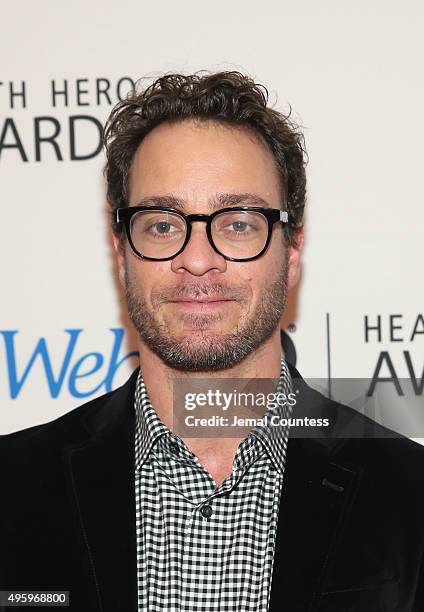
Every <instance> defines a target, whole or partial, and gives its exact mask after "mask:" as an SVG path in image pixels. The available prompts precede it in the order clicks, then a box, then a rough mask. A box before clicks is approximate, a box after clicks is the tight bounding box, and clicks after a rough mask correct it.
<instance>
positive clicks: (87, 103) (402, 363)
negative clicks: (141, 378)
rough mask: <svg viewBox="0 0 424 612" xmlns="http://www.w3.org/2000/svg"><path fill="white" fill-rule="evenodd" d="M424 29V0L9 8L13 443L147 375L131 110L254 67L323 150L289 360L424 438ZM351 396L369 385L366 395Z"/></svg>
mask: <svg viewBox="0 0 424 612" xmlns="http://www.w3.org/2000/svg"><path fill="white" fill-rule="evenodd" d="M259 9H260V10H259ZM423 17H424V9H423V8H422V5H421V4H420V3H418V2H410V1H409V2H408V1H407V2H406V3H404V4H403V5H402V6H401V5H400V4H397V3H387V2H383V1H380V0H377V1H374V2H372V3H369V2H366V1H365V0H360V1H359V2H356V3H347V2H336V1H335V0H334V1H328V0H324V1H323V2H320V3H318V4H317V3H313V2H299V3H296V5H294V3H291V2H290V3H289V2H286V1H285V0H283V1H282V2H265V3H262V4H261V5H260V7H258V6H254V5H253V4H252V5H251V4H250V3H246V2H241V1H239V0H237V1H236V2H233V3H224V2H223V1H222V0H218V1H217V2H214V3H213V4H211V5H208V6H207V7H206V6H203V5H202V4H199V3H194V2H179V3H169V4H166V10H165V9H164V6H163V4H154V3H153V4H151V3H140V2H123V3H112V2H105V1H102V2H100V1H95V2H91V3H86V2H82V1H76V2H74V3H72V6H65V5H63V4H61V3H56V2H53V1H37V2H34V3H29V2H28V3H24V7H23V6H22V5H19V6H18V5H17V6H14V5H10V4H9V5H8V7H7V8H5V7H4V8H3V20H2V21H3V28H2V36H1V39H0V57H1V60H0V62H1V63H0V206H1V241H0V249H1V251H0V255H1V302H0V304H1V306H0V407H1V409H0V433H2V434H4V433H9V432H13V431H16V430H19V429H23V428H26V427H30V426H33V425H36V424H39V423H44V422H48V421H51V420H53V419H55V418H57V417H58V416H60V415H62V414H64V413H66V412H68V411H70V410H72V409H73V408H75V407H76V406H78V405H80V404H81V403H83V402H86V401H88V400H89V399H92V398H94V397H96V396H98V395H100V394H103V393H105V392H108V391H110V390H112V389H114V388H116V387H117V386H119V385H120V384H122V383H123V382H124V381H125V380H126V378H127V377H128V375H129V373H130V372H131V371H132V370H133V368H134V367H135V365H136V364H137V355H136V353H135V350H136V348H135V347H136V342H135V336H134V332H133V331H132V329H131V325H130V324H129V322H128V319H127V317H126V307H125V301H124V299H123V296H122V294H121V292H120V289H119V286H118V282H117V274H116V265H115V261H114V255H113V251H112V248H111V239H110V229H109V225H108V216H107V205H106V201H105V186H104V179H103V175H102V169H103V165H104V156H103V151H102V147H101V132H102V126H103V124H104V122H105V120H106V118H107V116H108V114H109V113H110V111H111V109H112V108H113V106H114V104H116V103H117V102H118V101H119V100H120V99H122V98H123V97H125V96H126V94H127V93H128V91H130V90H131V88H132V87H133V86H134V84H135V83H136V81H137V80H138V79H140V78H144V79H146V82H149V80H151V79H153V78H155V77H156V76H158V75H159V74H161V73H164V72H184V73H190V72H193V71H197V70H202V69H204V70H211V71H215V70H228V69H235V70H240V71H242V72H246V73H248V74H249V75H251V76H252V77H254V78H255V80H256V81H257V82H259V83H262V84H263V85H265V86H266V87H267V88H268V90H269V94H270V103H271V104H273V105H274V106H275V107H276V108H278V109H279V110H282V111H284V112H287V111H288V110H289V109H290V108H291V109H292V118H293V119H294V120H295V121H296V122H298V123H299V124H301V125H302V126H303V130H304V133H305V138H306V147H307V150H308V154H309V164H308V168H307V173H308V201H307V205H306V217H305V221H306V241H305V247H304V253H303V268H302V278H301V281H300V283H299V286H298V287H297V288H296V290H295V291H293V292H292V295H291V296H290V301H289V304H288V308H287V311H286V314H285V316H284V319H283V321H282V337H283V345H284V348H285V350H286V355H287V358H288V359H289V360H290V361H291V362H292V363H293V364H295V365H296V367H297V368H298V369H299V371H300V372H301V374H302V375H303V376H304V377H305V378H307V379H314V380H316V381H317V383H316V386H318V387H320V388H321V390H322V391H323V392H324V393H326V394H328V395H331V396H333V397H337V398H339V399H343V400H344V401H346V402H350V403H351V404H352V405H353V406H355V407H356V408H358V409H361V407H363V401H362V399H363V397H362V395H361V393H364V397H367V402H368V403H367V406H368V408H367V409H369V410H370V411H371V413H372V414H373V415H374V416H376V417H378V416H379V415H381V414H382V413H383V412H384V407H385V402H389V403H390V402H392V404H393V402H395V403H396V401H398V400H399V398H400V403H399V404H396V406H395V408H394V409H392V417H393V422H390V423H387V422H385V424H389V425H391V426H393V427H398V429H399V430H403V427H404V425H405V424H407V429H404V433H405V434H406V435H409V436H410V437H416V438H420V437H423V438H424V422H423V421H424V419H423V417H422V414H421V413H422V412H423V411H424V408H423V386H424V380H423V375H424V315H423V312H424V311H423V302H424V300H423V298H424V289H423V281H422V277H423V272H422V262H423V247H422V226H423V222H424V203H423V197H422V185H421V182H422V168H423V167H424V154H423V142H424V115H423V112H422V109H423V107H424V89H423V71H422V60H421V58H422V57H423V53H424V42H423V38H422V33H421V31H420V24H421V23H422V19H423ZM341 380H350V381H357V384H356V386H355V384H354V385H353V387H352V389H350V390H349V393H350V394H351V395H350V396H349V397H347V396H346V397H340V396H339V395H338V393H341V394H343V391H340V390H338V387H339V386H340V385H338V381H341ZM379 392H380V393H383V394H384V397H385V398H386V399H384V400H381V399H378V397H377V394H378V393H379ZM388 396H390V398H391V399H390V400H388V399H387V397H388ZM370 402H371V403H370ZM392 408H393V406H392Z"/></svg>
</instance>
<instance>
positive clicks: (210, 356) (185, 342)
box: [125, 266, 288, 372]
mask: <svg viewBox="0 0 424 612" xmlns="http://www.w3.org/2000/svg"><path fill="white" fill-rule="evenodd" d="M287 274H288V271H287V267H286V266H284V267H283V268H282V269H281V271H280V273H279V274H278V277H277V278H275V279H274V280H273V281H272V283H271V284H270V285H268V286H267V287H265V288H264V289H263V290H262V293H261V295H260V297H259V301H258V304H257V306H256V308H255V309H254V311H253V312H251V313H247V314H244V315H243V316H242V317H241V319H240V321H239V323H238V325H237V327H236V329H235V330H234V331H233V332H231V333H224V332H219V331H216V330H211V329H210V326H211V324H214V323H216V322H219V320H221V319H222V317H223V314H222V312H218V313H205V314H203V313H200V314H199V313H186V314H184V316H183V320H184V322H185V323H186V324H187V325H188V326H189V327H190V330H191V332H190V334H186V335H185V336H184V337H183V338H176V337H173V336H172V335H171V333H170V331H169V329H168V327H167V325H166V324H161V323H159V321H158V319H157V317H156V316H155V314H154V312H155V310H156V308H157V307H158V306H159V305H160V304H162V303H163V302H164V301H167V296H168V297H169V295H170V294H169V291H168V293H166V292H165V297H164V295H163V294H161V293H159V294H158V295H156V299H153V298H152V303H154V308H153V311H152V309H150V308H149V306H148V304H147V302H146V300H145V298H144V297H143V295H142V294H141V291H140V290H139V288H138V287H137V286H136V285H135V283H134V281H133V279H132V278H131V275H130V274H129V273H128V270H126V271H125V296H126V301H127V306H128V313H129V316H130V318H131V321H132V322H133V324H134V326H135V328H136V330H137V332H138V334H139V336H140V338H141V340H142V341H144V342H145V343H146V344H147V345H148V347H149V348H150V349H151V350H152V351H154V352H155V353H156V354H157V355H158V356H159V357H160V358H161V359H162V360H163V361H164V362H165V363H166V364H167V365H168V366H170V367H172V368H175V369H178V370H183V371H190V372H202V371H216V370H225V369H227V368H230V367H232V366H234V365H236V364H238V363H240V362H241V361H243V359H244V358H245V357H247V356H248V355H250V354H251V353H252V352H253V351H255V350H257V349H258V348H259V347H260V346H261V345H262V344H264V342H266V340H268V339H269V338H270V337H271V336H272V334H273V333H274V332H275V330H276V329H277V328H278V327H279V326H280V321H281V316H282V314H283V311H284V306H285V303H286V298H287ZM230 292H231V296H229V294H228V288H226V287H223V285H220V284H219V283H210V282H208V283H205V282H197V283H191V284H190V286H189V287H187V288H185V287H181V288H179V290H178V296H179V297H182V296H184V295H185V296H187V297H188V296H190V297H191V296H194V295H195V296H198V295H201V294H202V295H208V294H209V295H211V294H213V295H217V294H218V295H222V296H223V297H227V299H236V301H238V302H240V303H241V304H242V305H243V304H246V303H247V302H246V297H247V294H246V293H245V292H243V290H240V289H238V290H237V289H236V290H235V291H234V290H233V291H231V290H230ZM174 296H175V292H174V294H173V296H172V297H174Z"/></svg>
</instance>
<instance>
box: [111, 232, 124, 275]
mask: <svg viewBox="0 0 424 612" xmlns="http://www.w3.org/2000/svg"><path fill="white" fill-rule="evenodd" d="M112 241H113V248H114V251H115V255H116V263H117V265H118V275H119V282H120V283H121V285H122V287H125V253H124V244H123V240H122V234H117V233H116V232H114V231H112Z"/></svg>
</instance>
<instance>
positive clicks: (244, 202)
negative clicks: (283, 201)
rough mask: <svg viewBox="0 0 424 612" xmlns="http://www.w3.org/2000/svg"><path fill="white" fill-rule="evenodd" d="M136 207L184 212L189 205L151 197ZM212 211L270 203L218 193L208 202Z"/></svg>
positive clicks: (169, 197)
mask: <svg viewBox="0 0 424 612" xmlns="http://www.w3.org/2000/svg"><path fill="white" fill-rule="evenodd" d="M134 206H157V207H158V208H177V209H179V210H182V211H184V210H185V209H186V208H187V203H186V202H185V201H184V200H183V199H182V198H178V197H177V196H173V195H163V196H150V197H146V198H142V199H141V200H138V201H137V203H136V204H134ZM208 206H209V208H211V210H212V211H214V210H219V209H220V208H226V207H230V206H263V207H265V208H270V204H269V202H267V201H266V200H264V199H263V198H262V197H261V196H259V195H257V194H255V193H217V194H215V195H214V196H212V197H211V198H209V200H208Z"/></svg>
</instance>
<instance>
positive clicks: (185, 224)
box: [116, 206, 288, 261]
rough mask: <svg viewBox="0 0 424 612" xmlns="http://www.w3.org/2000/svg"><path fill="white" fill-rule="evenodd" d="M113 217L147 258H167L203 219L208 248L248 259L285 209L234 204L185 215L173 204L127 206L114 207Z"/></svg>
mask: <svg viewBox="0 0 424 612" xmlns="http://www.w3.org/2000/svg"><path fill="white" fill-rule="evenodd" d="M116 221H117V223H118V224H123V226H124V227H125V231H126V235H127V239H128V242H129V244H130V246H131V248H132V250H133V252H134V254H135V255H137V256H138V257H141V259H147V260H150V261H167V260H169V259H173V258H174V257H176V256H177V255H179V254H180V253H181V252H182V251H183V250H184V249H185V247H186V246H187V243H188V241H189V240H190V236H191V229H192V223H193V222H197V221H202V222H204V223H206V234H207V237H208V239H209V242H210V244H211V246H212V248H213V249H214V250H215V251H216V252H217V253H219V255H222V257H224V259H227V260H229V261H251V260H252V259H256V258H257V257H260V256H261V255H262V254H263V253H265V251H266V249H267V248H268V245H269V243H270V240H271V235H272V230H273V227H274V224H275V223H277V221H281V222H282V223H287V222H288V213H287V212H286V211H283V210H280V209H276V208H261V207H252V206H234V207H231V208H221V209H220V210H217V211H215V212H213V213H212V214H210V215H203V214H193V215H185V214H184V213H182V212H180V211H179V210H176V209H175V208H158V207H154V206H129V207H126V208H118V209H117V211H116Z"/></svg>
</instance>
